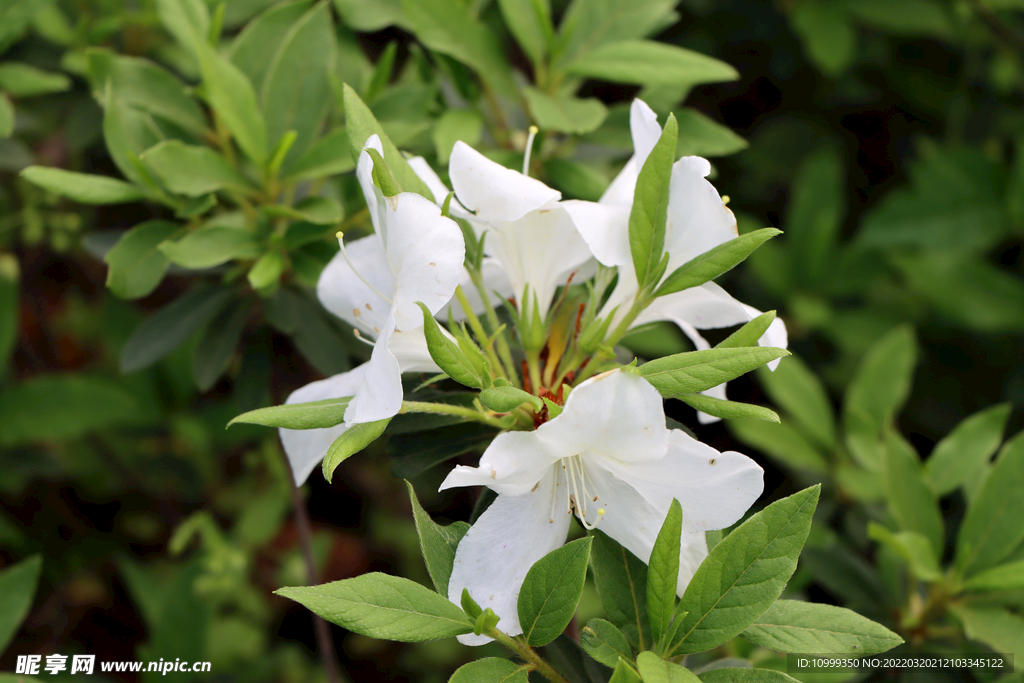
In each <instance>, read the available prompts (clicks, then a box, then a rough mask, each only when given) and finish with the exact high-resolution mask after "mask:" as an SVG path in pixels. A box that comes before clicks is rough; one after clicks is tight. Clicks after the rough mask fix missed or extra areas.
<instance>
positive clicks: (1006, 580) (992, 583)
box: [964, 560, 1024, 591]
mask: <svg viewBox="0 0 1024 683" xmlns="http://www.w3.org/2000/svg"><path fill="white" fill-rule="evenodd" d="M964 587H965V588H966V589H967V590H971V591H1020V590H1024V560H1018V561H1017V562H1010V563H1008V564H1001V565H999V566H998V567H992V568H991V569H986V570H985V571H983V572H979V573H977V574H975V575H974V576H972V577H971V578H970V579H968V580H967V581H966V582H965V583H964Z"/></svg>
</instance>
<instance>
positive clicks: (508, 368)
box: [469, 270, 522, 389]
mask: <svg viewBox="0 0 1024 683" xmlns="http://www.w3.org/2000/svg"><path fill="white" fill-rule="evenodd" d="M469 277H470V279H471V280H472V281H473V285H474V286H475V287H476V291H477V292H479V293H480V299H481V300H482V301H483V302H484V314H485V315H486V316H487V324H488V325H490V326H491V333H492V334H493V333H495V332H496V331H497V330H498V328H500V327H501V324H500V323H499V322H498V314H497V313H496V312H495V310H494V306H492V305H491V297H490V295H488V293H487V287H486V286H485V285H484V278H483V275H481V274H480V271H479V270H470V271H469ZM497 343H498V355H499V356H500V357H501V361H502V363H504V364H505V372H506V374H507V376H508V379H509V381H510V382H512V386H514V387H516V388H517V389H519V388H521V386H522V385H521V384H520V382H519V373H518V372H516V364H515V361H513V360H512V351H511V349H510V348H509V346H508V339H506V338H505V333H504V332H502V333H501V334H499V335H498V339H497Z"/></svg>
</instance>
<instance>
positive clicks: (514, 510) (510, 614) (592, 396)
mask: <svg viewBox="0 0 1024 683" xmlns="http://www.w3.org/2000/svg"><path fill="white" fill-rule="evenodd" d="M762 475H763V472H762V470H761V468H760V467H758V466H757V464H756V463H754V461H752V460H751V459H750V458H748V457H747V456H745V455H742V454H740V453H736V452H732V451H729V452H726V453H719V452H718V451H716V450H715V449H714V448H711V447H710V446H707V445H705V444H702V443H700V442H699V441H696V440H695V439H693V438H691V437H690V436H688V435H687V434H686V433H685V432H682V431H679V430H669V429H667V428H666V427H665V413H664V408H663V405H662V398H661V396H660V395H659V394H658V391H657V390H656V389H655V388H654V387H653V386H651V384H650V383H649V382H647V380H645V379H643V378H642V377H639V376H637V375H633V374H630V373H628V372H623V371H614V372H610V373H606V374H603V375H598V376H597V377H593V378H591V379H589V380H587V381H586V382H583V383H582V384H580V385H579V386H578V387H576V388H575V389H574V390H573V392H572V393H571V394H570V395H569V398H568V400H567V401H566V403H565V407H564V410H563V412H562V413H561V415H559V416H558V417H556V418H554V419H553V420H551V421H549V422H546V423H545V424H542V425H541V426H540V427H538V428H537V429H536V430H535V431H532V432H506V433H504V434H500V435H498V437H497V438H495V439H494V441H493V442H492V443H491V445H490V446H488V448H487V450H486V451H484V454H483V456H481V458H480V466H479V467H464V466H460V467H456V468H455V469H454V470H453V471H452V472H451V473H450V474H449V475H448V477H447V479H445V481H444V483H443V484H442V485H441V489H447V488H452V487H455V486H477V485H480V486H487V487H489V488H491V489H492V490H494V491H495V492H497V493H498V497H497V499H496V500H495V501H494V503H492V504H491V506H490V507H489V508H488V509H487V510H486V511H485V512H484V513H483V515H481V516H480V518H479V519H478V520H477V521H476V523H475V524H474V525H473V526H472V527H471V528H470V530H469V532H468V533H467V534H466V536H465V537H464V538H463V539H462V541H461V542H460V543H459V546H458V549H457V550H456V553H455V563H454V566H453V568H452V574H451V579H450V581H449V584H448V597H449V599H451V600H452V601H454V602H456V603H458V602H459V600H460V598H461V595H462V591H463V589H468V590H469V594H470V595H471V596H472V597H473V599H474V600H476V602H477V603H479V604H480V606H481V607H483V608H488V607H490V608H491V609H492V610H494V612H495V614H497V615H498V616H499V617H501V621H500V623H499V627H500V628H501V630H502V631H504V632H505V633H507V634H509V635H517V634H519V633H521V632H522V627H521V626H520V623H519V618H518V613H517V610H516V604H517V600H518V596H519V591H520V589H521V587H522V583H523V579H524V578H525V577H526V573H527V571H528V570H529V569H530V567H531V566H533V564H534V563H535V562H536V561H537V560H539V559H540V558H541V557H543V556H544V555H546V554H547V553H549V552H551V551H552V550H554V549H555V548H557V547H558V546H560V545H562V544H563V543H564V542H565V538H566V534H567V532H568V530H569V523H570V520H571V517H572V514H573V513H575V514H576V516H577V517H578V518H579V519H580V521H581V522H582V523H583V525H584V526H586V527H587V528H594V527H596V528H598V529H600V530H601V531H603V532H604V533H606V534H608V536H610V537H611V538H613V539H615V540H616V541H618V542H619V543H620V544H621V545H623V546H624V547H625V548H627V549H628V550H629V551H630V552H632V553H633V554H634V555H636V556H637V557H639V558H640V559H642V560H643V561H645V562H647V561H649V559H650V556H651V551H652V549H653V547H654V542H655V539H656V538H657V534H658V531H659V530H660V528H661V525H662V523H663V522H664V519H665V515H667V514H668V509H669V506H670V505H671V503H672V499H673V498H675V499H677V500H679V502H680V504H681V506H682V509H683V533H682V545H681V551H680V571H679V583H678V587H677V590H678V592H679V594H680V595H681V594H682V592H683V591H684V590H685V588H686V585H687V584H688V583H689V581H690V578H692V576H693V573H694V572H695V571H696V570H697V567H698V566H700V563H701V561H702V560H703V559H704V557H705V556H706V555H707V545H706V543H705V539H704V532H705V531H707V530H710V529H722V528H725V527H727V526H729V525H731V524H733V523H734V522H736V521H737V520H738V519H739V518H740V517H741V516H742V515H743V513H744V512H745V511H746V510H747V509H748V508H749V507H750V505H751V504H752V503H753V502H754V501H755V500H756V499H757V497H758V496H759V495H760V494H761V490H762V488H763V484H762ZM459 640H460V641H462V642H463V643H465V644H468V645H478V644H481V643H484V642H487V641H488V640H489V638H487V637H486V636H474V635H472V634H470V635H465V636H459Z"/></svg>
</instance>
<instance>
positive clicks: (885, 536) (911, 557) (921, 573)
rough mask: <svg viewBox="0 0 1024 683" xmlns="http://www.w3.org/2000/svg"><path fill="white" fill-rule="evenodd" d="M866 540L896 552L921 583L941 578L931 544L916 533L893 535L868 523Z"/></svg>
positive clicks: (880, 526) (906, 532)
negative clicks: (870, 539) (873, 541)
mask: <svg viewBox="0 0 1024 683" xmlns="http://www.w3.org/2000/svg"><path fill="white" fill-rule="evenodd" d="M868 538H872V539H874V540H876V541H878V542H880V543H882V544H884V545H886V546H888V547H890V548H892V549H893V550H894V551H896V554H897V555H899V556H900V557H901V558H903V561H904V562H906V563H907V566H908V567H909V568H910V573H911V574H913V575H914V576H915V577H916V578H918V579H921V580H922V581H936V580H938V579H939V578H940V577H941V576H942V572H941V571H940V570H939V560H938V557H936V555H935V549H934V548H932V545H931V542H930V541H929V540H928V539H927V538H925V537H924V536H922V535H921V534H919V533H917V532H916V531H900V532H897V533H893V532H892V531H889V530H888V529H887V528H885V527H884V526H882V525H881V524H879V523H877V522H868Z"/></svg>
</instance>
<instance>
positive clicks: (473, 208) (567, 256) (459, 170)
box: [434, 141, 592, 319]
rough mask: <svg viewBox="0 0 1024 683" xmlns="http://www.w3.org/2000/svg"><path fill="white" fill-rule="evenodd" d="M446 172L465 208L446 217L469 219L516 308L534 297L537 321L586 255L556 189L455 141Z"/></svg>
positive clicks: (583, 244)
mask: <svg viewBox="0 0 1024 683" xmlns="http://www.w3.org/2000/svg"><path fill="white" fill-rule="evenodd" d="M448 173H449V176H450V177H451V179H452V187H453V189H454V190H455V196H456V197H457V198H458V200H459V202H461V203H462V205H463V206H465V207H466V208H467V209H469V211H470V212H471V213H468V214H467V213H465V212H459V211H458V210H457V208H455V202H452V206H453V210H452V215H459V216H460V217H465V218H466V219H467V220H469V222H470V223H471V224H472V225H473V228H474V229H475V230H476V231H477V234H483V233H484V232H486V237H485V239H484V251H485V252H486V253H487V254H488V255H489V256H492V257H493V258H495V259H496V260H497V261H498V262H499V263H500V264H501V267H502V269H503V270H504V271H505V274H506V275H507V276H508V279H509V281H510V282H511V284H512V291H513V292H514V294H515V296H516V297H517V298H518V300H519V301H520V311H523V310H525V309H524V307H525V306H532V304H533V301H534V298H535V297H536V302H537V307H538V312H539V314H540V317H541V319H543V318H544V317H545V316H546V315H547V312H548V308H549V307H550V305H551V299H552V297H553V296H554V293H555V290H556V289H557V288H558V287H559V285H563V284H565V282H566V280H567V279H568V277H569V275H570V274H571V273H573V272H574V271H576V270H578V269H580V267H581V266H583V265H584V264H586V263H587V262H588V261H590V259H591V258H592V254H591V253H590V249H588V248H587V245H586V243H585V242H584V241H583V239H581V237H580V233H579V232H578V231H577V230H576V226H575V225H574V224H573V220H572V217H571V216H570V215H569V213H568V212H567V211H566V210H565V208H564V206H563V203H562V202H559V199H561V197H562V195H561V193H560V192H558V191H557V190H553V189H551V188H550V187H548V186H547V185H545V184H544V183H542V182H540V181H539V180H536V179H535V178H530V177H529V176H526V175H523V174H522V173H519V172H518V171H513V170H511V169H508V168H505V167H504V166H502V165H501V164H498V163H496V162H494V161H491V160H490V159H488V158H487V157H485V156H484V155H482V154H480V153H479V152H477V151H476V150H474V149H473V148H472V147H470V146H469V145H467V144H465V143H463V142H461V141H460V142H457V143H455V147H454V149H453V150H452V156H451V160H450V162H449V165H448ZM434 191H435V192H436V190H434ZM527 286H529V295H528V296H526V297H524V291H525V289H526V287H527Z"/></svg>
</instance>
